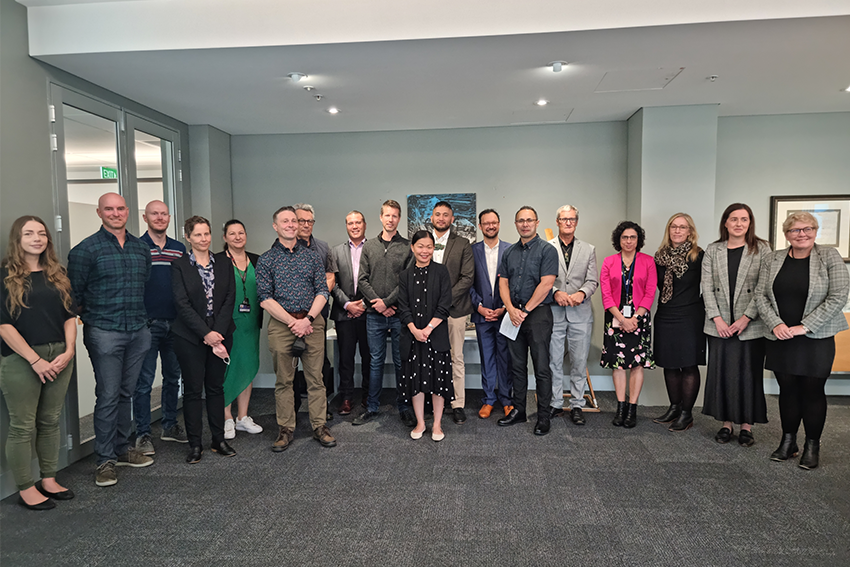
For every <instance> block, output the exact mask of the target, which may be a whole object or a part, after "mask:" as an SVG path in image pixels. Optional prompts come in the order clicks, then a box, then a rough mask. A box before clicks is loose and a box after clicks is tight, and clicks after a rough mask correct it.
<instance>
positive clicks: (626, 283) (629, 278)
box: [620, 254, 637, 301]
mask: <svg viewBox="0 0 850 567" xmlns="http://www.w3.org/2000/svg"><path fill="white" fill-rule="evenodd" d="M636 262H637V255H635V257H634V258H633V259H632V265H631V266H629V269H628V270H626V271H622V270H623V266H625V262H623V255H622V254H620V270H621V273H622V277H623V287H624V288H625V290H626V298H631V295H632V285H633V283H634V282H633V280H634V278H633V276H634V273H635V263H636ZM631 301H634V299H632V300H631Z"/></svg>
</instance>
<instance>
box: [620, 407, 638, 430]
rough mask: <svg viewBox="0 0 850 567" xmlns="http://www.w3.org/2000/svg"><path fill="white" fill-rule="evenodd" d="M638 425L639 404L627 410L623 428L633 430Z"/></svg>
mask: <svg viewBox="0 0 850 567" xmlns="http://www.w3.org/2000/svg"><path fill="white" fill-rule="evenodd" d="M635 425H637V404H629V407H628V408H627V409H626V419H624V420H623V427H625V428H626V429H631V428H632V427H634V426H635Z"/></svg>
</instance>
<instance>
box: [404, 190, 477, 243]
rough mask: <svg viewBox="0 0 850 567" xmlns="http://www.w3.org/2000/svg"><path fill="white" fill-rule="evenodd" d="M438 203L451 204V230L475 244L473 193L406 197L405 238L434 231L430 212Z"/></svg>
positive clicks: (475, 225)
mask: <svg viewBox="0 0 850 567" xmlns="http://www.w3.org/2000/svg"><path fill="white" fill-rule="evenodd" d="M440 201H446V202H447V203H451V205H452V211H453V213H454V217H455V222H454V227H452V230H453V231H454V232H455V233H456V234H457V235H458V236H463V237H464V238H466V239H467V240H469V242H470V244H475V240H476V237H477V236H478V232H477V230H478V229H477V227H478V224H477V223H478V219H477V217H476V216H475V215H476V194H475V193H436V194H428V195H425V194H422V195H408V196H407V238H412V237H413V235H414V234H415V233H416V231H417V230H427V231H429V232H431V231H433V230H434V227H433V226H432V225H431V212H432V211H433V210H434V205H436V204H437V203H438V202H440Z"/></svg>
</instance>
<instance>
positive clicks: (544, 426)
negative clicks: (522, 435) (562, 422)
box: [534, 417, 551, 435]
mask: <svg viewBox="0 0 850 567" xmlns="http://www.w3.org/2000/svg"><path fill="white" fill-rule="evenodd" d="M550 427H551V424H550V422H549V418H543V417H541V418H539V419H538V420H537V423H536V424H535V426H534V434H535V435H546V434H547V433H549V428H550Z"/></svg>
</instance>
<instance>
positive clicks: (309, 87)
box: [303, 85, 316, 93]
mask: <svg viewBox="0 0 850 567" xmlns="http://www.w3.org/2000/svg"><path fill="white" fill-rule="evenodd" d="M303 88H304V90H305V91H307V92H308V93H309V92H310V91H314V90H316V87H314V86H313V85H304V87H303Z"/></svg>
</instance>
